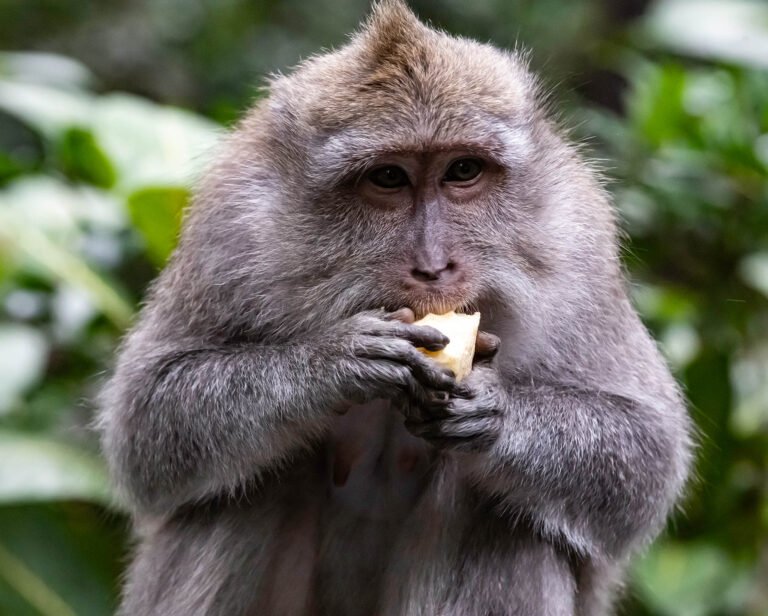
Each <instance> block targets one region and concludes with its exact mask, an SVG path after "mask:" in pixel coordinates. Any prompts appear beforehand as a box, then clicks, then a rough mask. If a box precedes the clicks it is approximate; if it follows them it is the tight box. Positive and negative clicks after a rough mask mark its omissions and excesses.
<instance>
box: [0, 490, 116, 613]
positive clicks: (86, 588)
mask: <svg viewBox="0 0 768 616" xmlns="http://www.w3.org/2000/svg"><path fill="white" fill-rule="evenodd" d="M124 528H125V522H124V520H122V519H119V518H115V517H113V516H110V515H107V513H106V512H105V511H104V509H103V508H101V507H96V506H93V505H90V504H88V503H79V502H61V503H46V504H36V505H17V506H4V507H0V529H2V531H1V532H0V614H3V615H4V616H5V615H8V616H11V615H13V616H41V615H42V616H69V615H71V614H77V616H105V615H107V614H113V613H114V611H115V603H116V596H115V595H116V590H117V588H116V587H117V585H116V582H115V580H116V579H117V577H118V574H119V571H120V569H121V565H122V564H123V563H124V555H123V545H124V544H125V533H124Z"/></svg>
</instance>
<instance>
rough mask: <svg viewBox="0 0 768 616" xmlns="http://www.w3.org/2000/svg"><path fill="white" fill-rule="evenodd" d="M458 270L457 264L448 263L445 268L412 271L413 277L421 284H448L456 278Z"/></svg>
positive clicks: (417, 268) (424, 268) (415, 268)
mask: <svg viewBox="0 0 768 616" xmlns="http://www.w3.org/2000/svg"><path fill="white" fill-rule="evenodd" d="M458 270H459V268H458V266H457V265H456V263H454V262H453V261H448V262H447V263H446V264H445V265H443V266H439V265H429V266H422V267H414V268H413V269H412V270H411V276H412V277H413V278H414V279H415V280H418V281H419V282H448V281H450V280H453V279H454V278H455V277H456V275H457V274H458Z"/></svg>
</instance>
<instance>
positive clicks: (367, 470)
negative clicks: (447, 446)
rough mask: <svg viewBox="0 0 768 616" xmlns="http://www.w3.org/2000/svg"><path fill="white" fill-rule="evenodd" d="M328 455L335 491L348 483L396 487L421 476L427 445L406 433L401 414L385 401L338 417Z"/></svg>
mask: <svg viewBox="0 0 768 616" xmlns="http://www.w3.org/2000/svg"><path fill="white" fill-rule="evenodd" d="M330 453H331V455H330V458H331V469H332V472H331V480H332V484H333V486H334V487H335V488H344V487H345V486H348V485H349V484H350V483H354V484H356V485H357V486H358V487H360V486H361V485H362V484H366V485H384V484H388V485H390V486H395V487H396V486H397V485H398V483H400V482H406V483H407V482H408V480H409V478H410V477H412V476H413V475H419V474H423V472H424V471H425V470H426V468H427V466H428V463H429V453H428V447H427V445H426V444H425V443H424V442H423V441H422V440H421V439H418V438H416V437H414V436H412V435H411V434H410V433H409V432H408V431H407V430H406V429H405V427H404V426H403V420H402V416H401V415H400V413H398V412H397V411H396V410H395V409H393V408H391V405H390V403H389V402H387V401H384V400H375V401H373V402H371V403H369V404H365V405H355V406H353V407H351V408H350V409H349V411H348V412H347V413H346V414H345V415H343V416H340V417H338V418H337V422H336V424H335V425H334V430H333V438H332V447H331V452H330Z"/></svg>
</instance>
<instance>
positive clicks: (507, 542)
mask: <svg viewBox="0 0 768 616" xmlns="http://www.w3.org/2000/svg"><path fill="white" fill-rule="evenodd" d="M618 253H619V249H618V242H617V231H616V224H615V220H614V213H613V210H612V206H611V204H610V199H609V196H608V195H607V194H606V192H605V190H604V189H603V188H602V187H601V184H600V181H599V179H598V177H597V176H596V173H595V172H594V171H593V170H592V169H591V168H590V166H589V165H588V164H586V163H585V162H584V161H583V160H582V159H581V157H580V155H579V153H578V151H577V149H576V148H575V147H574V146H572V145H570V144H569V143H567V141H566V140H565V138H564V137H563V136H561V134H560V133H559V131H558V129H557V128H556V126H555V124H554V123H553V121H552V120H550V119H549V118H548V117H547V115H546V114H545V113H544V111H543V110H542V104H541V96H540V93H539V88H538V87H537V82H536V80H535V78H534V77H533V76H532V75H531V73H530V72H529V71H528V69H527V68H526V65H525V62H524V61H523V60H522V59H521V58H520V56H519V55H518V54H516V53H510V52H505V51H500V50H498V49H495V48H493V47H491V46H489V45H484V44H479V43H477V42H473V41H470V40H466V39H461V38H454V37H452V36H449V35H447V34H445V33H443V32H439V31H435V30H433V29H430V28H429V27H427V26H425V25H424V24H422V23H421V22H419V21H418V20H417V19H416V17H415V16H414V15H413V14H412V13H411V12H410V11H409V9H408V8H406V7H405V5H404V4H402V2H400V1H399V0H383V1H382V2H380V3H379V4H378V5H377V6H375V7H374V9H373V14H372V16H371V18H370V20H369V21H368V22H367V23H366V24H365V25H364V26H363V28H362V29H361V31H360V32H359V33H357V34H356V35H355V36H354V38H353V39H352V40H351V42H349V44H347V45H346V46H344V47H342V48H341V49H339V50H337V51H333V52H330V53H326V54H323V55H319V56H316V57H313V58H310V59H309V60H307V61H305V62H303V63H302V64H301V65H300V66H299V67H298V68H297V69H296V70H295V71H293V72H292V73H291V74H290V75H287V76H279V77H276V78H275V79H274V80H272V81H271V83H270V85H269V92H268V95H267V96H266V97H265V98H263V99H262V100H260V101H259V102H258V104H257V105H256V107H255V108H254V109H253V110H252V111H251V112H250V113H249V114H248V115H247V117H246V118H245V119H244V120H243V121H242V122H241V123H240V124H239V126H238V127H237V129H236V130H235V131H234V132H233V133H232V135H231V136H230V137H229V139H228V140H227V141H226V143H225V144H224V146H223V148H222V152H221V154H220V156H219V158H218V162H217V163H216V164H214V165H213V166H212V169H210V172H209V173H208V174H207V178H206V179H205V180H204V182H203V184H202V186H201V187H200V190H199V191H198V194H197V196H196V198H195V200H194V203H193V205H192V206H191V208H190V211H189V212H188V215H187V216H186V219H185V223H184V229H183V233H182V237H181V240H180V244H179V246H178V248H177V250H176V252H175V254H174V255H173V257H172V259H171V262H170V263H169V265H168V267H167V268H166V269H165V271H164V272H163V273H162V274H161V275H160V277H159V279H158V280H157V281H156V283H155V284H154V286H153V287H152V290H151V293H150V294H149V298H148V300H147V303H146V305H145V307H144V309H143V310H142V312H141V315H140V318H139V319H138V322H137V323H136V325H135V327H134V328H133V330H132V331H131V333H130V334H129V335H128V337H127V338H126V339H125V341H124V344H123V347H122V349H121V351H120V354H119V356H118V359H117V365H116V368H115V372H114V376H113V377H112V378H111V380H110V382H109V383H108V385H107V386H106V388H105V389H104V392H103V395H102V397H101V414H100V429H101V432H102V439H103V448H104V452H105V454H106V457H107V458H108V460H109V464H110V467H111V470H112V473H113V475H114V479H115V482H116V485H117V487H118V489H119V490H120V492H121V493H122V494H123V495H124V497H125V499H126V502H127V503H128V504H129V506H130V507H131V509H132V511H133V512H134V521H135V525H136V529H137V535H138V546H137V548H136V553H135V557H134V560H133V564H132V566H131V567H130V570H129V572H128V574H127V581H126V586H125V591H124V597H123V602H122V607H121V611H120V613H121V614H122V615H124V616H192V615H201V616H246V615H250V616H253V615H275V616H293V615H296V616H299V615H301V616H309V615H314V616H373V615H376V616H438V615H440V616H443V615H460V616H465V615H466V616H474V615H477V616H489V615H493V616H496V615H498V616H501V615H511V614H514V615H518V616H538V615H546V616H555V615H557V616H566V615H568V616H571V615H580V616H598V615H602V614H609V613H612V609H613V608H612V603H613V598H614V595H615V594H616V589H617V588H618V587H619V586H620V582H621V578H622V571H623V569H624V568H625V564H626V562H627V560H628V558H629V557H630V556H631V555H632V554H633V553H634V552H635V551H636V550H637V549H638V548H640V547H642V546H643V545H645V544H646V543H647V542H648V541H649V540H651V539H652V538H653V537H654V536H655V535H656V534H657V533H658V532H659V531H660V529H661V528H662V526H663V524H664V521H665V518H666V516H667V515H668V513H669V512H670V510H671V508H672V507H673V506H674V504H675V501H676V500H677V499H678V497H679V495H680V492H681V489H682V486H683V484H684V481H685V477H686V474H687V469H688V465H689V460H690V445H689V441H690V439H689V432H690V431H689V421H688V418H687V414H686V411H685V407H684V404H683V402H682V400H681V395H680V393H679V390H678V388H677V386H676V384H675V381H674V379H673V378H672V377H671V375H670V372H669V370H668V368H667V367H666V365H665V363H664V361H663V360H662V359H661V357H660V354H659V352H658V351H657V348H656V346H655V344H654V342H653V341H652V339H651V337H650V336H649V334H648V332H647V331H646V329H645V328H644V327H643V325H642V324H641V322H640V320H639V319H638V316H637V314H636V313H635V310H634V309H633V308H632V306H631V304H630V301H629V300H628V298H627V288H626V282H625V279H624V276H623V273H622V266H621V263H620V260H619V254H618ZM452 309H455V310H457V311H460V312H462V311H463V312H467V311H475V310H478V311H480V313H481V315H482V321H481V330H482V333H481V334H480V335H479V338H478V345H479V351H478V354H477V356H476V362H475V365H474V367H473V370H472V372H471V373H470V375H469V376H468V377H467V378H466V379H465V380H463V381H461V382H457V381H456V380H455V378H454V375H453V374H452V373H451V372H450V371H447V370H445V369H443V368H441V367H440V366H438V364H437V363H435V362H434V361H433V360H432V359H431V358H429V357H428V356H426V355H425V354H423V353H421V352H420V351H418V350H417V348H418V347H426V348H428V349H440V348H442V347H443V346H444V345H445V344H446V342H447V339H446V337H445V336H444V335H443V334H441V333H440V332H439V331H437V330H435V329H432V328H429V327H422V326H417V325H414V324H413V322H414V319H415V318H417V317H419V316H421V315H423V314H425V313H428V312H432V313H443V312H447V311H449V310H452Z"/></svg>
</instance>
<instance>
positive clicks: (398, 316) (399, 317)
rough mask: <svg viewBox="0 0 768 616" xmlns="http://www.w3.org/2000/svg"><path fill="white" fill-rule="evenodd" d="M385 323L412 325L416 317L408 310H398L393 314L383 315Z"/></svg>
mask: <svg viewBox="0 0 768 616" xmlns="http://www.w3.org/2000/svg"><path fill="white" fill-rule="evenodd" d="M383 318H384V320H385V321H400V322H401V323H413V322H414V321H415V320H416V315H415V314H413V310H411V309H410V308H400V309H399V310H395V311H394V312H390V313H389V314H386V315H384V317H383Z"/></svg>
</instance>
